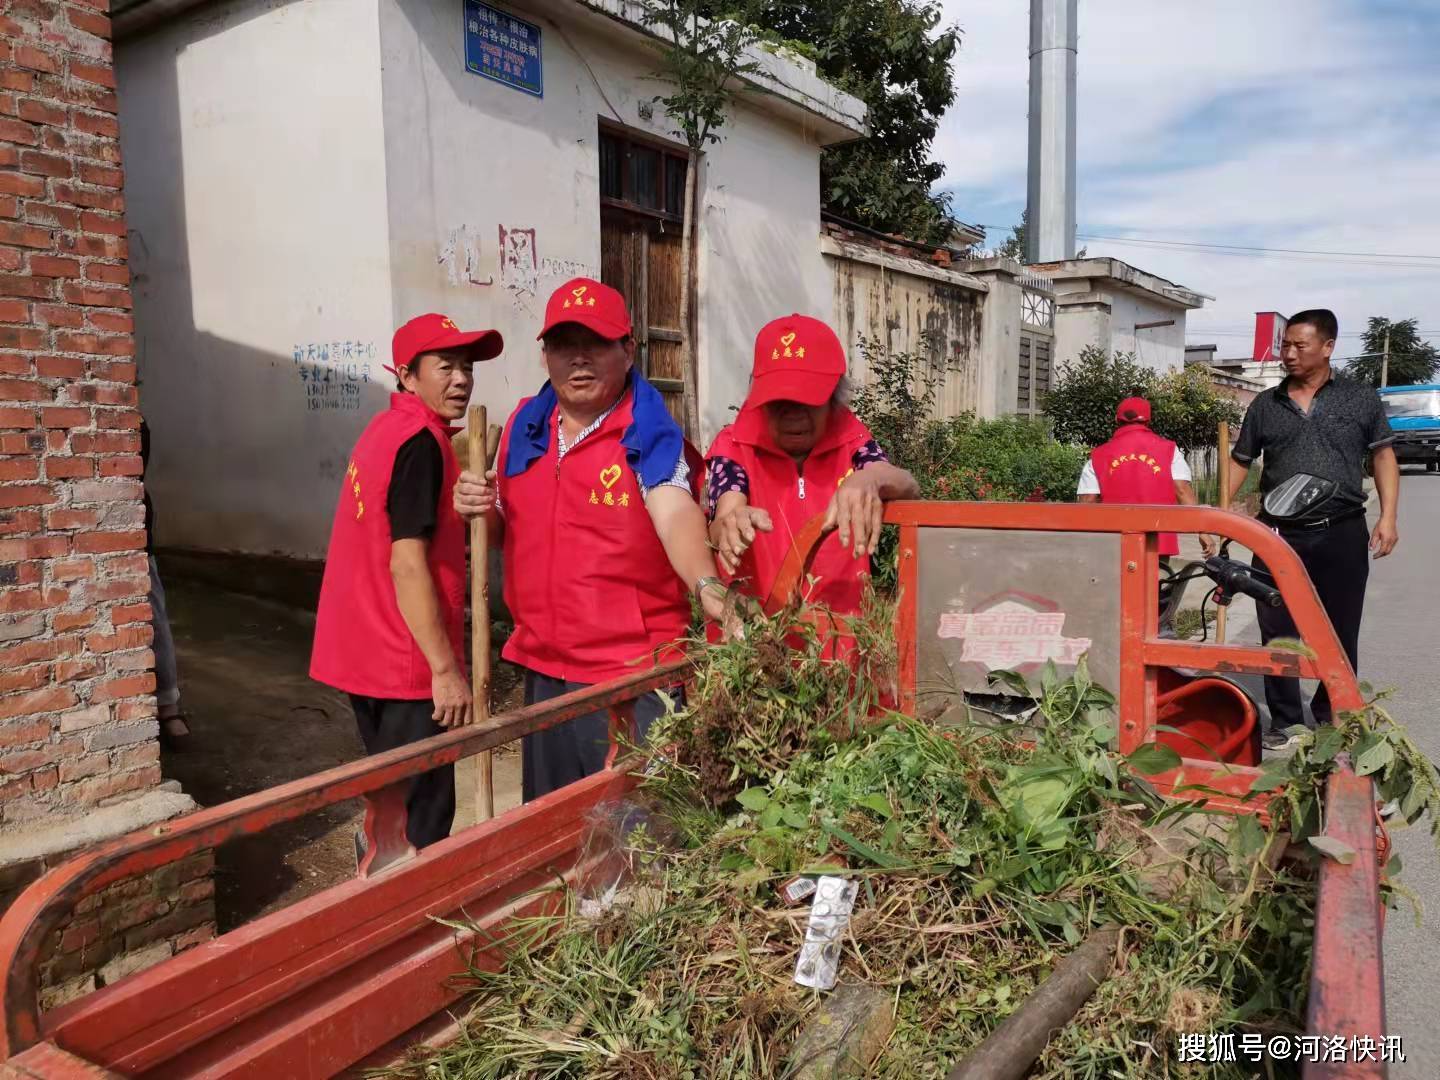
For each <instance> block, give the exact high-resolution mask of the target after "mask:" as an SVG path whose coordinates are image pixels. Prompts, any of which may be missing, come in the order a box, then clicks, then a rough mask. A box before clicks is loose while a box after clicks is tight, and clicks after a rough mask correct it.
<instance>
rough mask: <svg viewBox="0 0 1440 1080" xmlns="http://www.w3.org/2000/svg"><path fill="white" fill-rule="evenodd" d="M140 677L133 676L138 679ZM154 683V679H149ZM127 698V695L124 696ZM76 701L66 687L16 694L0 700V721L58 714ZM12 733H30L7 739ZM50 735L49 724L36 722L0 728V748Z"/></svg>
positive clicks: (73, 693)
mask: <svg viewBox="0 0 1440 1080" xmlns="http://www.w3.org/2000/svg"><path fill="white" fill-rule="evenodd" d="M139 677H140V676H135V678H139ZM149 678H150V680H151V682H152V683H153V682H154V677H153V676H150V677H149ZM126 696H127V697H128V696H129V695H126ZM77 700H78V699H77V698H76V697H75V691H74V690H71V689H70V688H69V687H68V686H50V687H46V688H45V689H44V690H36V691H34V692H32V693H29V694H16V695H14V696H7V697H4V698H0V719H4V720H8V719H10V718H11V717H13V716H25V715H27V714H28V715H32V716H33V715H35V714H37V713H47V712H59V711H60V710H61V709H68V708H70V706H72V705H74V704H75V702H76V701H77ZM37 728H39V729H41V731H40V734H38V735H36V734H34V733H35V731H36V729H37ZM12 732H18V733H21V734H23V733H26V732H28V733H30V737H29V738H17V739H15V740H13V741H12V740H11V739H10V738H8V737H9V736H10V735H11V733H12ZM49 734H50V722H49V721H48V720H45V721H37V722H36V724H34V725H32V726H31V727H29V728H0V746H19V745H23V744H24V743H26V742H35V741H37V739H41V738H46V737H48V736H49Z"/></svg>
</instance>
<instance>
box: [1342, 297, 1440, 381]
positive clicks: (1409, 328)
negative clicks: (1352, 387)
mask: <svg viewBox="0 0 1440 1080" xmlns="http://www.w3.org/2000/svg"><path fill="white" fill-rule="evenodd" d="M1418 326H1419V324H1418V323H1417V322H1416V321H1415V320H1414V319H1402V320H1401V321H1400V322H1391V321H1390V320H1389V319H1382V318H1380V317H1379V316H1378V315H1374V316H1371V318H1370V321H1369V324H1368V325H1367V326H1366V327H1365V337H1364V339H1363V341H1364V344H1363V348H1364V351H1365V353H1366V355H1364V356H1362V357H1360V359H1358V360H1351V361H1350V363H1349V365H1348V366H1347V367H1346V369H1345V372H1346V374H1348V375H1349V376H1350V377H1351V378H1353V379H1359V380H1360V381H1361V382H1368V383H1369V384H1370V385H1371V386H1379V385H1380V368H1381V365H1382V364H1383V363H1384V357H1383V356H1382V355H1381V354H1382V353H1384V351H1385V335H1386V333H1387V332H1388V333H1389V335H1390V364H1389V368H1388V373H1387V374H1388V385H1390V386H1408V385H1410V384H1411V383H1423V382H1430V381H1431V380H1432V379H1434V378H1435V371H1436V368H1440V352H1437V351H1436V348H1435V346H1434V345H1431V344H1430V343H1429V342H1428V341H1424V340H1422V339H1421V337H1420V334H1419V332H1418Z"/></svg>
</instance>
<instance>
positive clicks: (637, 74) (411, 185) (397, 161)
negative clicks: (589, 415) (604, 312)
mask: <svg viewBox="0 0 1440 1080" xmlns="http://www.w3.org/2000/svg"><path fill="white" fill-rule="evenodd" d="M506 10H510V11H513V12H514V14H516V15H519V16H521V17H523V18H525V19H527V20H529V21H531V22H535V23H538V24H539V25H540V27H541V32H542V53H543V60H544V79H545V94H544V97H539V98H537V97H534V96H532V95H529V94H525V93H521V92H520V91H517V90H513V89H510V88H509V87H506V86H502V85H499V84H497V83H495V82H492V81H490V80H487V79H484V78H482V77H480V76H477V75H472V74H469V73H467V72H466V71H465V68H464V64H463V58H462V57H463V40H462V37H461V27H460V22H459V18H458V16H457V14H456V5H455V4H454V3H453V2H452V0H380V24H381V40H382V48H383V54H384V113H385V150H386V168H387V176H388V181H389V183H388V188H389V190H388V199H389V214H390V237H391V248H390V250H391V259H392V267H393V275H394V277H393V287H392V295H393V303H394V309H395V311H396V313H397V316H398V317H406V316H409V315H410V314H413V313H416V312H420V311H424V310H431V309H438V310H443V311H446V312H447V313H449V314H451V315H452V316H454V317H455V318H456V319H457V320H458V321H460V322H461V323H462V325H464V324H470V323H474V324H477V325H485V326H494V327H496V328H497V329H499V330H500V331H501V333H502V334H504V336H505V340H506V344H507V348H506V352H505V354H504V355H503V356H502V357H500V358H498V359H497V360H496V361H495V362H493V363H492V364H489V365H487V366H486V367H485V368H484V369H483V370H482V371H481V373H480V376H479V378H477V380H476V394H475V401H476V402H484V403H485V404H486V405H487V407H488V408H489V409H490V410H491V413H492V414H496V413H498V414H500V415H501V416H503V415H505V414H506V413H508V412H509V410H510V409H511V408H512V407H513V406H514V405H515V404H516V403H517V402H518V401H519V399H520V398H521V397H522V396H525V395H528V394H531V393H534V391H535V390H536V389H537V388H538V387H539V385H540V383H541V382H542V381H543V379H544V374H543V371H542V368H541V365H540V352H539V346H538V345H537V344H536V342H535V335H536V332H537V331H538V330H539V328H540V320H541V316H542V314H543V311H544V306H545V300H546V298H547V297H548V296H549V294H550V292H551V290H553V289H554V288H555V287H556V286H557V285H559V284H560V283H561V282H563V281H564V280H565V279H567V278H569V277H572V276H574V275H576V274H588V275H592V276H595V275H598V273H599V263H600V202H599V200H600V195H599V152H598V146H597V140H598V126H599V120H600V118H601V117H604V118H606V119H607V120H610V121H612V122H615V123H618V124H623V125H625V126H626V127H629V128H632V129H635V130H639V131H642V132H646V133H649V134H651V135H654V136H657V137H660V138H669V139H672V140H673V138H674V136H673V131H672V129H673V128H674V124H673V122H671V121H669V120H668V119H667V118H666V117H665V115H664V113H663V110H661V109H660V108H659V107H652V105H651V99H653V98H654V96H655V95H656V93H657V92H658V90H659V86H658V85H657V83H656V82H655V81H654V80H653V79H651V78H649V77H648V76H650V74H651V73H652V72H653V71H654V70H655V66H656V58H655V54H654V53H653V52H652V51H650V50H649V49H648V48H647V47H645V46H644V45H642V44H641V43H640V42H639V41H638V39H637V37H636V35H635V34H634V33H633V31H630V30H627V29H624V28H622V27H620V26H618V25H617V24H615V23H613V22H612V21H610V20H608V19H606V18H604V17H603V16H600V15H597V14H594V13H593V12H589V11H587V10H585V9H583V8H581V7H580V6H579V5H575V4H566V5H558V6H557V5H549V4H544V3H541V4H535V5H532V4H526V3H516V4H510V5H508V6H507V8H506ZM557 15H558V16H559V17H561V18H563V20H564V21H563V23H557V22H556V21H555V17H556V16H557ZM562 30H563V32H562ZM722 134H723V136H724V138H723V141H722V142H721V143H720V144H719V145H717V146H713V147H711V148H710V150H709V151H708V152H707V155H706V160H705V166H704V168H703V169H702V171H701V181H702V209H701V215H700V228H699V244H700V249H699V253H698V259H697V263H698V265H697V283H698V288H699V295H700V296H701V306H700V309H699V313H698V314H699V328H700V342H701V344H700V352H699V357H698V360H699V367H700V379H701V403H702V428H703V435H704V438H705V440H706V441H708V440H709V438H710V437H712V436H713V435H714V433H715V431H717V430H718V429H719V427H720V426H721V425H722V424H723V423H725V422H726V421H727V419H728V416H729V412H728V407H729V406H730V405H731V404H738V403H739V402H740V401H741V400H742V399H743V398H744V395H745V390H746V386H747V384H748V380H749V370H750V358H751V352H752V349H753V343H754V334H755V332H756V331H757V330H758V329H759V328H760V327H761V326H762V325H763V324H764V323H765V322H767V321H768V320H769V319H771V318H773V317H774V316H776V315H781V314H786V313H788V312H791V311H796V310H799V311H806V312H809V313H812V314H815V315H817V316H820V317H821V318H828V317H829V316H830V314H831V312H830V306H829V289H828V285H827V280H826V276H825V269H824V265H823V263H822V261H821V257H820V253H819V249H818V246H817V241H816V236H817V235H818V232H819V224H820V206H819V185H818V182H817V179H816V178H817V175H818V168H819V152H820V151H819V146H818V144H816V143H815V141H814V140H813V139H811V138H807V137H806V135H805V133H803V132H802V131H801V130H800V129H799V128H798V127H792V126H790V125H788V124H786V123H784V122H782V121H779V120H777V119H775V118H773V117H771V116H769V115H767V114H764V113H761V112H759V111H758V110H756V109H753V108H751V107H748V106H745V105H740V106H738V107H737V108H736V109H735V111H734V113H733V115H732V116H731V118H730V120H729V122H728V123H727V124H726V125H725V128H724V129H723V133H722ZM776 177H785V178H786V180H785V182H784V183H777V182H776ZM502 238H503V242H504V244H505V250H502V248H501V244H502Z"/></svg>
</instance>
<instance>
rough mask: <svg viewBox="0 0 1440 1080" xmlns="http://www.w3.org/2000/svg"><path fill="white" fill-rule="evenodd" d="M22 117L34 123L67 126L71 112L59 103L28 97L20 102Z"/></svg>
mask: <svg viewBox="0 0 1440 1080" xmlns="http://www.w3.org/2000/svg"><path fill="white" fill-rule="evenodd" d="M20 119H21V120H28V121H30V123H32V124H48V125H49V126H51V127H65V126H66V125H67V124H68V123H69V122H70V114H69V113H68V112H66V111H65V110H64V109H62V108H60V107H59V106H58V105H51V104H49V103H48V102H44V101H36V100H35V99H34V98H28V99H26V100H25V101H22V102H20Z"/></svg>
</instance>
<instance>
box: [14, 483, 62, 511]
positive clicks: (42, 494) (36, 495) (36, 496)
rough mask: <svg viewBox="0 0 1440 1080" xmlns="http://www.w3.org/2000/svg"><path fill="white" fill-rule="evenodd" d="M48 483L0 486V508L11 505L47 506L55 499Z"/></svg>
mask: <svg viewBox="0 0 1440 1080" xmlns="http://www.w3.org/2000/svg"><path fill="white" fill-rule="evenodd" d="M55 498H56V496H55V491H54V489H53V488H51V487H50V486H49V485H48V484H6V485H5V486H4V487H3V488H0V510H3V509H9V508H10V507H12V506H48V505H49V504H50V503H53V502H54V501H55Z"/></svg>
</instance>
